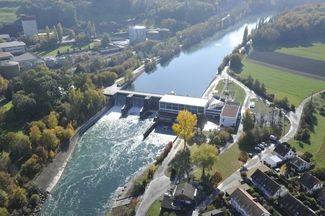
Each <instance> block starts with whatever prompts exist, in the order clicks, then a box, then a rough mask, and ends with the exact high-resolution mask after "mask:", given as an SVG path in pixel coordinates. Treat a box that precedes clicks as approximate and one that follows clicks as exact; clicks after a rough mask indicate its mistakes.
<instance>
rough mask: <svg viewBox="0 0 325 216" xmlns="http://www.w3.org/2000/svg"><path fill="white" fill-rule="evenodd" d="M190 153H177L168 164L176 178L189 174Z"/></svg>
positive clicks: (186, 151) (187, 151)
mask: <svg viewBox="0 0 325 216" xmlns="http://www.w3.org/2000/svg"><path fill="white" fill-rule="evenodd" d="M190 156H191V153H190V151H189V150H185V151H179V152H177V154H176V155H175V157H174V158H173V160H172V161H171V162H170V167H171V168H172V170H174V171H175V174H176V175H177V176H178V177H182V176H184V174H187V175H188V174H189V170H190V169H191V165H190V164H191V158H190Z"/></svg>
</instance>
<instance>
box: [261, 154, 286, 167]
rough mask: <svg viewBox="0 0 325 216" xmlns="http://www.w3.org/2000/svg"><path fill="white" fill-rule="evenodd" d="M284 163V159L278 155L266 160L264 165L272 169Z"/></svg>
mask: <svg viewBox="0 0 325 216" xmlns="http://www.w3.org/2000/svg"><path fill="white" fill-rule="evenodd" d="M282 162H283V161H282V159H281V158H280V157H279V156H277V155H272V156H270V157H267V158H265V159H264V163H265V164H266V165H267V166H269V167H271V168H275V167H277V166H278V165H279V164H281V163H282Z"/></svg>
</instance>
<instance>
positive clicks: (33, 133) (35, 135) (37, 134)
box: [29, 125, 42, 148]
mask: <svg viewBox="0 0 325 216" xmlns="http://www.w3.org/2000/svg"><path fill="white" fill-rule="evenodd" d="M41 137H42V132H41V130H40V129H39V127H38V126H37V125H33V126H32V127H31V128H30V132H29V139H30V141H31V142H32V145H33V147H34V148H35V147H36V146H37V145H38V143H39V141H40V139H41Z"/></svg>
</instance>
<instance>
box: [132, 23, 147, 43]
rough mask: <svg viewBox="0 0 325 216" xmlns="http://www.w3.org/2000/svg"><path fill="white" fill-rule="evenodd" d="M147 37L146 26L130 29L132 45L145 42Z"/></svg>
mask: <svg viewBox="0 0 325 216" xmlns="http://www.w3.org/2000/svg"><path fill="white" fill-rule="evenodd" d="M146 37H147V28H146V27H145V26H131V27H129V39H130V44H136V43H140V42H144V41H145V40H146Z"/></svg>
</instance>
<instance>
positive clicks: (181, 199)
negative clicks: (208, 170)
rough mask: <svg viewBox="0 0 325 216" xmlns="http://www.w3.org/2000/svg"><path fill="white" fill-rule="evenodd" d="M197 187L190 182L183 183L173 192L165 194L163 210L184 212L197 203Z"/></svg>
mask: <svg viewBox="0 0 325 216" xmlns="http://www.w3.org/2000/svg"><path fill="white" fill-rule="evenodd" d="M196 194H197V189H196V188H195V187H193V185H191V184H189V183H181V184H179V185H177V186H176V187H175V189H174V190H173V193H172V194H165V195H164V197H163V200H162V203H161V209H162V212H182V211H186V210H187V209H188V208H190V207H192V206H194V205H195V198H196Z"/></svg>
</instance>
